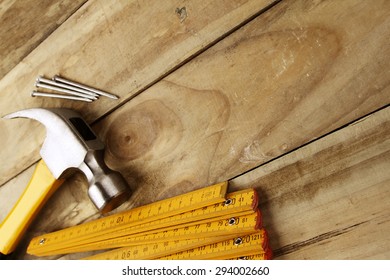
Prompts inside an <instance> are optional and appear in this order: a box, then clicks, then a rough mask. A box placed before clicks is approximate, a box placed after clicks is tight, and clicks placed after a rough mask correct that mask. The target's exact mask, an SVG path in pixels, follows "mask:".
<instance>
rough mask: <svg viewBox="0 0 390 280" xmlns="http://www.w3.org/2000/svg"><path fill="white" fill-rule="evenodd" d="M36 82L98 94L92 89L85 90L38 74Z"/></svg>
mask: <svg viewBox="0 0 390 280" xmlns="http://www.w3.org/2000/svg"><path fill="white" fill-rule="evenodd" d="M36 82H37V83H44V84H49V85H52V86H57V87H61V88H65V89H69V90H73V91H77V92H81V93H84V94H87V95H91V96H94V97H97V96H98V95H97V94H96V93H93V92H91V91H88V90H83V89H81V88H77V87H73V86H69V85H65V84H61V83H57V82H56V81H53V80H49V79H46V78H44V77H43V76H38V77H37V79H36Z"/></svg>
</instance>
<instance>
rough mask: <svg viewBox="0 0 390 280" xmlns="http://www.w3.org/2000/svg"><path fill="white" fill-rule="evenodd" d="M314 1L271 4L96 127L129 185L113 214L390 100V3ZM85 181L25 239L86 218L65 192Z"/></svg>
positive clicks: (280, 150) (229, 172)
mask: <svg viewBox="0 0 390 280" xmlns="http://www.w3.org/2000/svg"><path fill="white" fill-rule="evenodd" d="M314 4H315V3H312V2H306V1H291V2H288V1H286V2H282V3H280V4H278V5H277V6H275V7H273V8H272V9H271V10H270V11H269V12H267V13H265V14H263V15H261V16H260V17H258V18H256V19H255V20H253V21H252V22H251V23H249V24H248V25H246V26H245V27H244V28H242V29H240V30H238V31H237V32H235V33H234V34H232V35H231V36H229V37H227V38H225V39H224V40H223V41H221V42H219V43H218V44H217V45H215V46H214V47H212V48H210V49H209V50H208V51H206V52H205V53H203V54H201V55H199V56H198V57H196V58H195V59H193V60H192V61H191V62H190V63H188V64H186V65H184V66H183V67H181V68H180V69H178V70H176V71H175V72H174V73H172V74H171V75H169V76H168V77H166V78H165V79H164V80H163V81H161V82H159V83H158V84H155V85H154V86H152V87H150V88H149V89H148V90H146V91H145V92H143V93H142V94H141V95H139V96H138V97H136V98H134V99H133V100H132V101H131V102H128V103H127V104H126V105H124V106H123V107H122V108H120V109H118V110H116V111H115V112H114V113H112V114H111V115H110V116H108V117H106V118H105V119H103V120H102V121H100V122H99V123H98V124H96V125H94V129H95V130H96V131H97V132H98V133H99V135H100V136H101V137H102V138H103V139H105V141H106V144H107V152H106V162H107V163H108V164H109V165H110V166H111V167H113V168H115V169H118V170H120V171H121V172H122V173H123V174H124V176H125V177H126V179H127V180H128V182H130V183H132V185H133V187H134V195H133V197H132V198H131V200H130V201H129V203H128V204H127V205H124V206H123V208H121V209H124V208H126V207H133V206H137V205H140V204H145V203H149V202H152V201H155V200H158V199H162V198H166V197H168V196H173V195H175V194H179V193H184V192H187V191H190V190H193V189H195V188H199V187H201V186H205V185H208V184H210V183H212V182H217V181H222V180H225V179H228V178H231V177H235V176H237V175H239V174H240V173H242V172H244V171H246V170H249V169H250V168H253V167H255V166H257V165H259V164H262V163H264V162H266V161H269V160H272V159H273V158H275V157H278V156H280V155H282V154H284V153H286V152H288V151H289V150H292V149H294V148H297V147H299V146H301V145H302V144H304V143H307V142H308V141H310V140H312V139H314V138H318V137H320V136H322V135H324V134H326V133H328V132H330V131H332V130H333V129H335V128H338V127H340V126H342V125H345V124H347V123H348V122H351V121H353V120H355V119H356V118H358V117H359V116H362V115H365V114H367V113H369V112H370V111H372V110H375V109H377V108H379V107H381V106H384V105H385V104H388V103H389V94H388V93H389V91H388V88H387V85H388V80H389V77H388V75H385V74H386V71H388V69H389V65H388V64H389V60H388V59H386V58H388V55H389V50H388V47H387V44H386V40H385V39H384V38H385V37H386V36H385V35H386V34H388V32H389V31H388V30H389V28H388V27H389V24H390V22H389V17H388V10H389V9H387V7H388V5H389V4H387V2H385V1H382V2H380V1H376V2H375V5H372V3H370V4H371V5H368V4H366V2H364V1H361V2H356V1H343V2H342V4H340V2H338V1H326V2H322V3H320V4H319V5H317V6H316V5H314ZM382 5H383V6H382ZM360 22H366V24H365V25H361V24H359V23H360ZM357 27H358V28H357ZM356 28H357V30H355V29H356ZM351 30H355V31H354V32H350V31H351ZM379 35H380V36H379ZM379 49H381V51H379ZM290 53H291V54H292V56H293V57H294V60H291V61H290V62H289V63H287V62H288V58H289V57H290ZM284 63H285V64H284ZM281 65H284V66H285V67H286V69H284V67H283V66H281ZM282 70H283V71H282ZM340 73H342V74H340ZM356 81H359V83H357V82H356ZM81 185H82V182H81V180H79V181H75V182H72V188H71V190H69V189H68V190H67V187H64V188H63V189H61V190H62V192H60V193H58V194H56V195H57V196H56V197H55V198H53V200H51V201H50V203H49V204H48V205H47V207H46V208H45V211H44V212H43V213H42V217H44V219H38V221H37V223H36V224H35V226H34V227H33V228H32V230H31V231H30V232H29V233H28V234H30V236H31V235H34V234H36V233H41V232H44V231H52V230H54V229H58V228H59V227H61V226H64V227H66V226H69V225H71V224H75V223H78V222H80V221H83V220H85V219H88V218H92V217H94V216H92V215H96V211H90V212H89V209H90V208H88V207H90V206H89V205H90V203H89V202H88V200H87V199H86V198H78V194H79V193H78V192H77V195H75V196H73V195H72V191H73V192H75V190H77V191H79V190H80V189H81V187H80V186H81ZM68 186H69V185H68ZM69 205H72V207H70V209H69V208H67V209H66V207H68V206H69ZM71 209H73V210H71ZM74 209H76V210H74ZM81 209H83V210H82V211H81ZM85 209H86V210H85ZM121 209H119V210H121ZM79 211H80V212H82V213H79ZM268 214H269V213H268ZM58 217H62V218H63V217H67V219H66V222H64V223H62V224H61V219H60V220H57V219H58ZM95 217H96V216H95ZM64 220H65V219H64ZM50 221H54V222H53V223H51V222H50ZM56 221H57V222H56ZM26 240H28V237H26ZM21 251H23V249H21ZM22 256H23V254H22Z"/></svg>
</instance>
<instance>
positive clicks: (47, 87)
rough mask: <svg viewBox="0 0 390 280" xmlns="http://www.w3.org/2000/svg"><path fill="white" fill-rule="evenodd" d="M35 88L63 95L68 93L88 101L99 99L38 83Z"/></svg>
mask: <svg viewBox="0 0 390 280" xmlns="http://www.w3.org/2000/svg"><path fill="white" fill-rule="evenodd" d="M35 86H36V87H38V88H46V89H51V90H54V91H58V92H63V93H67V94H71V95H75V96H79V97H84V98H88V99H92V100H96V99H97V98H96V97H95V96H91V95H88V94H84V93H80V92H76V91H72V90H68V89H64V88H61V87H57V86H51V85H47V84H44V83H39V82H38V83H35Z"/></svg>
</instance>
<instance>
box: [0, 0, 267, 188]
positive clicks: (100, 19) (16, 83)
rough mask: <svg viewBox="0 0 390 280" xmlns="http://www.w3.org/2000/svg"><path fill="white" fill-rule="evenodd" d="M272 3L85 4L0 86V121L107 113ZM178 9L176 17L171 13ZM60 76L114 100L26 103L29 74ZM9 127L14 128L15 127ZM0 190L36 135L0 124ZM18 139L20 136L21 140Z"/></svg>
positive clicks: (38, 139) (32, 128)
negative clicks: (9, 116)
mask: <svg viewBox="0 0 390 280" xmlns="http://www.w3.org/2000/svg"><path fill="white" fill-rule="evenodd" d="M273 2H274V0H240V1H237V0H234V1H222V0H220V1H212V2H208V1H200V2H199V1H198V2H189V1H185V0H181V1H164V2H163V3H160V2H158V1H144V2H143V3H142V5H140V4H139V3H138V1H135V0H134V1H122V2H115V3H113V2H110V1H89V2H87V3H86V4H85V5H83V6H82V7H81V8H80V9H79V10H78V11H77V12H76V13H74V14H73V15H72V16H71V17H70V18H69V19H68V20H67V21H66V22H64V23H63V24H62V25H61V26H60V27H59V28H58V29H57V30H55V32H53V33H52V34H51V36H50V37H49V38H47V39H46V40H44V42H42V43H41V44H40V45H39V46H38V47H37V48H36V49H34V51H33V52H32V53H31V54H30V55H29V56H28V57H26V58H25V59H24V60H23V61H22V62H21V63H19V64H18V65H17V66H16V67H15V68H14V69H12V71H10V72H9V73H8V74H7V75H6V76H5V77H4V78H3V79H2V80H1V81H0V92H1V95H0V112H1V114H2V115H4V114H6V113H10V112H13V111H18V110H21V109H25V108H30V107H67V108H73V109H75V110H78V111H80V112H81V113H82V114H83V115H84V117H85V118H86V119H87V121H88V122H91V121H93V120H96V119H97V118H99V117H101V116H102V115H104V114H106V113H108V112H110V111H111V110H113V109H114V108H116V107H117V106H120V104H121V102H122V103H123V102H125V101H126V100H127V99H129V98H131V97H132V96H134V95H135V94H138V93H139V92H141V91H142V90H143V89H145V88H146V87H148V86H149V85H150V84H152V83H154V82H155V81H157V80H159V79H160V78H161V77H162V76H164V75H166V74H167V73H169V72H171V71H173V70H174V69H176V68H177V67H178V66H180V65H181V64H183V63H184V62H186V61H187V60H189V59H190V58H192V57H193V56H195V55H196V54H198V53H199V52H201V51H202V50H203V49H205V48H207V47H208V46H209V45H211V44H213V43H214V42H215V41H218V40H220V39H221V38H222V37H224V36H226V34H228V33H229V32H231V30H234V29H235V28H237V26H240V25H241V24H243V22H246V21H248V20H249V19H251V18H252V17H253V16H255V15H257V14H259V13H261V11H262V10H263V9H264V8H266V7H267V6H268V5H269V4H271V3H273ZM177 8H179V11H180V10H181V9H182V8H185V11H186V12H185V14H186V16H185V15H184V12H181V13H179V12H177V11H176V10H177ZM58 73H60V74H62V75H64V76H65V77H68V78H70V79H74V80H76V81H79V82H82V83H85V84H89V85H93V86H95V87H97V88H101V89H104V90H107V91H109V92H112V93H114V94H117V95H119V96H120V97H121V99H120V100H119V102H117V101H113V100H112V99H108V98H101V99H100V100H99V101H98V102H95V103H93V104H85V103H83V104H81V103H82V102H79V103H77V102H72V101H63V100H54V99H47V98H46V99H41V98H31V97H30V93H31V91H32V90H33V89H34V81H35V79H36V77H37V75H40V74H43V75H47V76H48V77H51V76H53V75H54V74H58ZM15 128H17V129H15ZM0 129H1V131H4V133H3V135H5V137H2V138H1V139H0V144H1V145H2V146H3V147H6V148H4V149H2V150H1V151H0V158H2V159H5V158H6V159H7V163H8V164H6V165H1V166H0V184H3V183H4V182H6V181H7V180H9V179H10V178H12V177H13V176H15V175H17V174H18V173H19V172H21V171H22V170H24V169H26V168H27V167H28V166H30V165H32V164H33V163H34V162H35V161H36V160H37V159H38V158H39V155H38V151H39V148H40V146H41V144H42V142H43V138H44V134H45V132H44V129H43V127H42V126H40V125H39V124H36V123H33V122H31V121H25V120H24V121H4V120H0ZM25 135H28V136H27V137H25Z"/></svg>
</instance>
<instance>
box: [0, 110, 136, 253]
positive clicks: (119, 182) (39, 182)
mask: <svg viewBox="0 0 390 280" xmlns="http://www.w3.org/2000/svg"><path fill="white" fill-rule="evenodd" d="M18 117H24V118H31V119H34V120H37V121H39V122H40V123H42V124H43V125H44V126H45V127H46V138H45V140H44V143H43V145H42V148H41V150H40V155H41V157H42V159H41V160H40V161H39V162H38V164H37V167H36V169H35V171H34V174H33V176H32V178H31V180H30V182H29V183H28V185H27V187H26V189H25V190H24V192H23V194H22V195H21V196H20V198H19V200H18V201H17V203H16V204H15V206H14V207H13V208H12V210H11V211H10V213H9V214H8V216H7V217H6V218H5V219H4V221H3V222H2V223H1V224H0V253H1V254H2V255H3V256H4V255H8V254H10V253H12V252H13V251H14V250H15V248H16V246H17V244H18V242H19V241H20V239H21V238H22V236H23V234H24V233H25V231H26V229H27V228H28V226H29V225H30V223H31V222H32V220H33V219H34V218H35V216H36V214H37V213H38V212H39V210H40V209H41V208H42V206H43V205H44V203H45V202H46V201H47V200H48V198H49V197H50V196H51V195H52V194H53V193H54V192H55V190H56V189H57V188H58V187H59V186H60V185H61V184H62V183H63V181H64V178H66V176H67V175H69V171H72V170H74V169H78V170H81V171H82V172H83V173H84V175H85V177H86V178H87V180H88V184H89V188H88V195H89V197H90V199H91V200H92V202H93V204H94V205H95V206H96V207H97V208H98V209H99V210H100V211H101V212H102V213H107V212H109V211H111V210H113V209H114V208H116V207H118V206H119V205H121V204H122V203H123V202H124V201H126V200H127V198H128V197H129V196H130V188H129V186H128V184H127V182H126V181H125V179H124V178H123V177H122V175H121V174H120V173H118V172H116V171H113V170H111V169H109V168H108V167H107V166H106V165H105V163H104V159H103V157H104V144H103V142H101V141H100V140H99V139H98V138H97V137H96V135H95V134H94V133H93V131H92V129H91V128H90V127H89V126H88V124H87V123H86V122H85V121H84V120H83V118H82V117H81V116H80V115H79V114H78V113H77V112H75V111H73V110H70V109H58V108H55V109H43V108H32V109H26V110H22V111H18V112H15V113H12V114H9V115H6V116H4V118H7V119H12V118H18Z"/></svg>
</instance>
